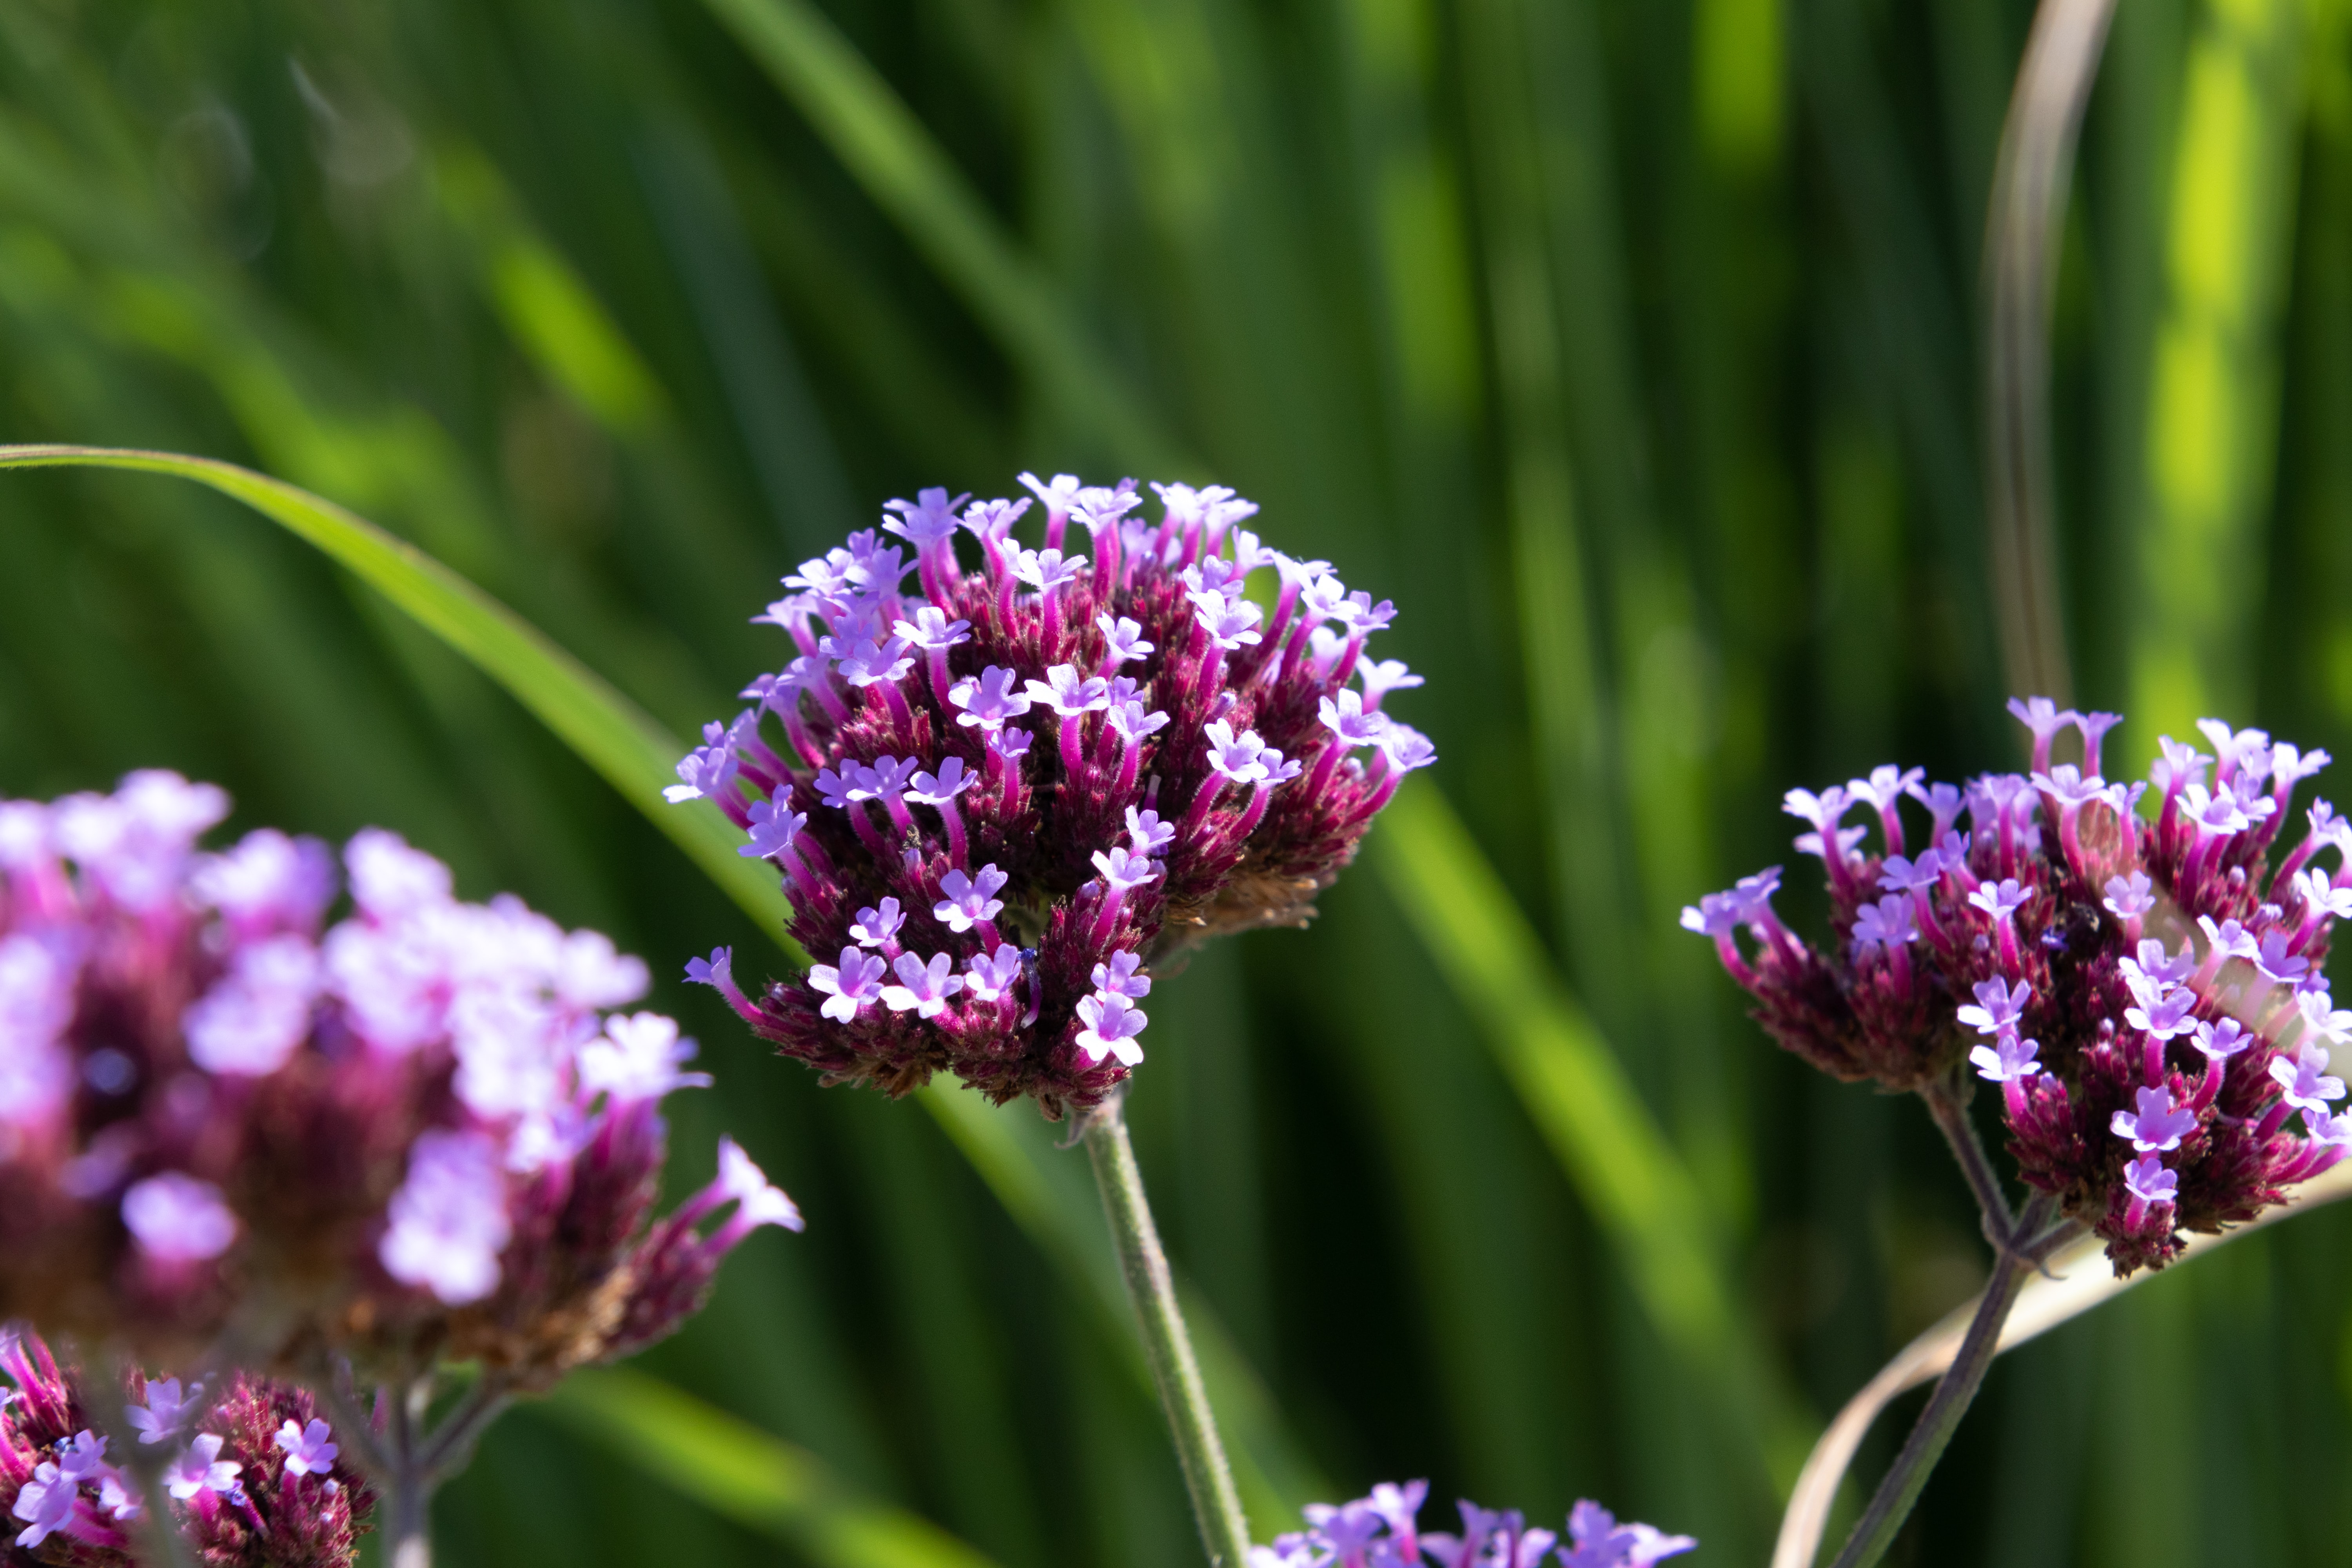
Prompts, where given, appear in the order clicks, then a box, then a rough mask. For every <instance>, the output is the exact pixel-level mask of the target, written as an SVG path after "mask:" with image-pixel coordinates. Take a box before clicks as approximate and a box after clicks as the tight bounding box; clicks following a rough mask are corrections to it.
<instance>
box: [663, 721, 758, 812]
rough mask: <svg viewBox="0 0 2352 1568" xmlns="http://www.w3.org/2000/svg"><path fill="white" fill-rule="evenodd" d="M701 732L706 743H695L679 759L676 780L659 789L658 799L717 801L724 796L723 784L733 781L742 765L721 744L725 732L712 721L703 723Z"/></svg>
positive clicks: (675, 801)
mask: <svg viewBox="0 0 2352 1568" xmlns="http://www.w3.org/2000/svg"><path fill="white" fill-rule="evenodd" d="M713 731H715V733H714V732H713ZM704 733H705V734H706V735H708V736H709V741H710V744H709V745H707V746H697V747H696V748H695V749H694V750H692V751H690V752H687V753H686V755H685V756H683V757H681V758H679V759H678V763H677V776H678V779H679V781H680V782H679V783H677V784H671V785H669V786H668V787H667V788H665V789H664V790H663V791H662V798H663V799H664V800H666V801H668V802H669V803H670V804H671V805H677V804H678V803H679V802H680V801H688V800H718V799H719V798H720V797H721V796H723V795H726V793H727V786H728V785H729V784H732V783H734V782H735V776H736V774H737V773H740V771H741V767H742V764H741V763H740V762H738V761H737V759H736V756H735V753H734V752H733V751H731V750H730V749H729V748H728V747H727V746H726V745H724V744H722V743H721V742H723V741H724V740H725V739H726V731H725V730H724V729H723V728H722V727H721V726H719V725H718V724H715V723H714V724H709V725H706V726H705V727H704Z"/></svg>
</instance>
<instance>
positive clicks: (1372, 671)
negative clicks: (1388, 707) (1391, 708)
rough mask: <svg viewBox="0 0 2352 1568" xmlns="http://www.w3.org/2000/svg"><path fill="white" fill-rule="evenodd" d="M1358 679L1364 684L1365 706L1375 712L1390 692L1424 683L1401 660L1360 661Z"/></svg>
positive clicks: (1374, 659) (1357, 666)
mask: <svg viewBox="0 0 2352 1568" xmlns="http://www.w3.org/2000/svg"><path fill="white" fill-rule="evenodd" d="M1356 679H1358V680H1360V681H1361V682H1362V683H1363V687H1364V706H1365V707H1366V708H1369V709H1372V710H1378V709H1379V708H1380V705H1381V700H1383V699H1384V698H1386V697H1387V696H1388V694H1389V693H1390V692H1391V691H1402V690H1404V689H1406V688H1408V687H1413V686H1419V685H1420V684H1421V683H1422V678H1421V677H1420V676H1418V675H1415V674H1414V673H1413V672H1412V670H1410V669H1407V668H1405V666H1404V660H1402V659H1401V658H1370V659H1358V660H1357V661H1356Z"/></svg>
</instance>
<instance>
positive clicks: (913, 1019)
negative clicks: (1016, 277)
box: [667, 474, 1435, 1116]
mask: <svg viewBox="0 0 2352 1568" xmlns="http://www.w3.org/2000/svg"><path fill="white" fill-rule="evenodd" d="M1022 482H1023V483H1024V485H1026V486H1027V487H1028V488H1029V489H1030V490H1031V491H1033V492H1034V510H1042V511H1043V513H1044V519H1043V521H1044V530H1043V534H1044V540H1043V544H1042V546H1041V547H1040V548H1037V549H1034V550H1033V549H1030V548H1028V547H1027V546H1025V545H1024V544H1023V543H1022V542H1021V541H1020V540H1018V539H1017V538H1015V537H1014V529H1015V527H1016V525H1017V524H1019V523H1021V522H1022V521H1024V520H1025V519H1026V518H1027V517H1028V516H1029V514H1030V513H1031V511H1032V510H1033V501H1032V500H1031V499H1028V498H1024V499H1022V500H986V501H979V502H971V500H970V498H969V497H963V496H958V497H954V498H952V499H950V497H949V495H948V493H947V492H946V491H945V490H937V489H929V490H924V491H923V492H921V494H920V496H919V498H918V499H917V500H913V501H903V500H896V501H892V502H891V503H890V506H889V511H890V514H891V515H889V516H888V517H887V519H886V520H885V521H884V522H883V525H882V529H881V530H880V531H872V530H869V531H865V532H862V533H857V534H853V535H852V536H851V537H850V539H849V540H848V542H846V543H845V545H844V546H843V547H842V548H840V549H837V550H834V551H831V552H828V553H827V554H826V555H824V557H823V558H821V559H818V560H813V561H808V562H804V563H802V565H801V569H800V570H799V572H797V573H795V574H793V575H792V576H789V577H787V578H785V579H784V586H785V588H786V589H787V590H789V592H788V593H787V595H786V596H785V597H783V598H782V599H780V600H778V601H777V602H775V603H774V604H772V605H769V606H768V609H767V612H766V614H765V615H763V616H759V617H757V618H758V619H761V620H763V621H767V622H770V623H772V624H774V625H776V626H781V627H782V628H783V629H784V630H785V631H786V632H787V633H789V634H790V636H791V637H792V638H793V644H794V647H795V648H796V650H797V655H798V657H796V658H793V660H792V662H791V663H790V664H789V665H787V666H786V667H785V668H783V669H782V670H781V671H780V672H778V673H776V674H773V675H763V676H761V677H760V678H759V679H757V680H755V681H753V682H752V683H751V685H750V686H749V687H748V688H746V689H745V690H744V693H743V695H744V696H745V697H747V698H750V699H751V700H753V702H754V706H752V707H751V708H748V709H746V710H743V711H742V712H741V713H740V714H739V715H738V716H737V717H736V718H735V719H734V720H733V721H731V722H730V723H724V724H721V723H712V724H709V725H708V726H706V727H705V730H704V741H705V744H704V745H702V746H701V747H699V748H698V749H697V750H696V751H695V752H692V753H691V754H690V755H688V757H687V758H686V759H685V760H684V761H683V762H681V763H679V764H678V770H677V772H678V778H679V781H680V782H679V783H678V784H675V785H673V786H671V788H670V789H669V791H668V792H667V793H668V795H669V797H670V798H671V799H672V800H673V801H688V800H695V799H709V800H711V801H714V802H716V803H717V804H718V805H719V808H720V809H722V810H723V811H725V812H726V813H727V815H728V816H729V818H730V820H732V821H733V822H734V823H735V825H736V826H739V827H740V828H742V829H743V830H744V832H745V833H746V835H747V836H748V837H749V838H750V840H751V841H750V842H749V843H748V844H746V845H745V846H744V847H743V849H742V851H741V852H742V853H743V854H745V855H747V856H757V857H760V858H765V859H768V860H771V861H772V862H774V863H775V865H776V866H777V867H778V868H780V869H781V870H782V874H783V877H784V880H785V888H786V891H787V892H788V894H789V895H790V896H791V898H792V900H793V921H792V928H791V929H792V933H793V936H795V937H796V938H798V939H799V941H800V942H801V943H802V944H803V947H805V948H806V949H807V950H808V952H810V953H811V954H812V955H813V956H814V958H815V960H816V963H814V965H813V966H812V967H811V968H810V970H809V971H808V973H806V974H805V975H803V977H801V978H800V979H799V980H798V981H796V982H793V983H790V984H782V985H778V986H774V987H772V988H770V989H769V990H767V991H766V992H765V993H763V994H761V995H760V996H759V997H758V998H757V999H756V1000H755V999H753V998H751V997H750V996H747V995H746V994H745V993H744V992H743V991H742V990H741V988H740V987H739V986H738V985H737V984H736V982H735V981H734V979H733V977H732V975H731V973H730V969H729V966H728V963H727V962H726V957H725V955H724V954H723V953H722V954H718V955H714V957H713V959H712V960H711V961H709V962H704V961H699V960H698V961H697V963H696V965H695V966H694V968H693V970H692V972H691V973H692V977H693V978H696V979H701V980H707V981H708V982H709V983H710V984H715V985H718V986H719V988H720V989H721V990H722V991H723V992H725V993H726V994H727V995H728V998H729V1000H730V1003H732V1004H733V1005H734V1006H735V1008H736V1010H737V1011H738V1012H739V1013H740V1014H742V1015H743V1016H744V1017H745V1018H746V1019H747V1020H748V1021H749V1022H750V1023H751V1026H752V1027H753V1028H754V1029H756V1030H757V1031H758V1032H759V1033H760V1034H761V1035H762V1036H764V1037H767V1038H769V1039H772V1040H774V1041H775V1042H777V1043H778V1044H779V1045H780V1046H781V1047H782V1048H783V1050H784V1052H785V1054H787V1055H789V1056H793V1057H796V1058H799V1059H801V1060H803V1061H804V1062H807V1063H808V1064H810V1065H811V1066H813V1067H815V1068H819V1069H820V1070H822V1071H824V1073H826V1074H827V1075H828V1076H829V1077H831V1078H832V1079H837V1080H845V1081H864V1082H871V1083H876V1084H878V1085H880V1086H881V1087H883V1088H885V1089H889V1090H890V1091H892V1092H894V1093H899V1092H904V1091H905V1090H907V1089H911V1088H913V1087H915V1086H917V1085H919V1084H920V1083H922V1082H923V1081H925V1080H926V1079H928V1078H929V1075H930V1074H931V1073H933V1072H935V1071H940V1070H942V1069H945V1070H949V1071H952V1072H954V1073H955V1074H956V1075H957V1076H958V1077H960V1078H961V1079H964V1080H965V1081H966V1082H967V1083H970V1084H971V1085H973V1086H974V1087H976V1088H978V1089H982V1090H983V1091H985V1092H986V1093H987V1094H988V1095H989V1096H990V1097H991V1098H992V1099H994V1100H998V1101H999V1102H1003V1101H1005V1100H1012V1099H1014V1098H1016V1097H1018V1096H1021V1095H1031V1096H1034V1097H1035V1099H1036V1100H1038V1102H1039V1103H1040V1105H1041V1106H1042V1107H1043V1108H1044V1109H1045V1112H1046V1114H1047V1115H1048V1116H1059V1115H1060V1114H1061V1113H1062V1110H1063V1109H1064V1107H1065V1106H1066V1105H1075V1106H1077V1107H1080V1108H1084V1107H1087V1106H1091V1105H1093V1104H1095V1103H1097V1101H1099V1100H1101V1099H1102V1097H1103V1095H1104V1094H1105V1093H1106V1092H1108V1090H1109V1089H1111V1087H1112V1086H1113V1085H1115V1084H1117V1083H1118V1082H1119V1081H1120V1080H1121V1079H1124V1078H1125V1077H1126V1075H1127V1073H1128V1071H1129V1068H1132V1067H1133V1066H1134V1065H1135V1064H1136V1063H1137V1062H1139V1061H1140V1060H1141V1059H1142V1057H1143V1050H1142V1047H1141V1045H1140V1044H1139V1039H1138V1037H1139V1035H1140V1034H1141V1033H1142V1031H1143V1028H1144V1026H1145V1023H1146V1021H1147V1019H1146V1015H1145V1014H1144V1012H1143V1011H1142V1009H1141V1008H1140V1007H1139V1006H1138V1005H1137V1003H1138V1002H1139V1001H1140V1000H1141V999H1142V998H1143V997H1144V996H1145V995H1146V994H1148V993H1149V991H1150V985H1151V982H1150V977H1149V975H1148V974H1147V973H1144V970H1145V969H1146V968H1148V966H1149V965H1150V964H1151V963H1154V962H1155V961H1157V960H1159V959H1160V958H1161V957H1163V956H1165V955H1166V954H1168V953H1170V952H1172V951H1174V950H1175V949H1177V948H1180V947H1181V946H1183V945H1184V944H1186V943H1188V942H1193V941H1197V940H1199V939H1200V938H1202V937H1205V936H1210V935H1213V934H1216V933H1219V932H1223V931H1244V930H1247V929H1250V928H1252V927H1255V926H1265V925H1297V924H1303V923H1304V922H1305V921H1307V919H1308V918H1309V917H1310V916H1311V915H1312V914H1313V913H1314V910H1313V908H1312V906H1311V904H1310V901H1309V900H1312V899H1313V897H1314V896H1315V894H1316V893H1317V891H1318V890H1319V889H1322V888H1325V887H1327V886H1328V885H1329V884H1330V882H1331V880H1332V879H1333V878H1334V877H1336V876H1337V875H1338V874H1339V869H1340V868H1341V867H1343V866H1345V865H1346V864H1347V863H1348V861H1349V858H1352V857H1353V855H1354V853H1355V849H1356V845H1357V843H1358V841H1359V840H1360V839H1361V838H1362V837H1363V834H1364V832H1365V830H1366V828H1368V827H1369V826H1370V824H1371V820H1372V817H1373V816H1375V815H1376V814H1377V813H1378V812H1379V811H1380V809H1381V807H1382V806H1383V805H1386V804H1387V803H1388V801H1389V798H1390V796H1391V795H1393V794H1394V793H1395V790H1396V787H1397V784H1398V782H1399V781H1400V780H1401V779H1402V776H1403V775H1404V774H1405V773H1408V772H1410V771H1411V770H1412V769H1414V768H1417V767H1423V766H1425V765H1427V764H1428V763H1431V762H1433V761H1434V760H1435V758H1434V753H1433V751H1432V749H1431V747H1430V744H1429V742H1428V741H1427V740H1426V739H1425V738H1424V737H1423V736H1422V735H1421V734H1420V733H1418V732H1417V731H1413V730H1412V729H1411V728H1409V727H1407V726H1406V725H1404V724H1402V723H1400V722H1398V721H1395V720H1394V719H1392V718H1391V717H1390V716H1389V715H1388V714H1387V713H1386V712H1385V711H1383V710H1382V700H1383V699H1384V698H1385V697H1386V696H1387V695H1388V694H1389V693H1391V692H1392V691H1394V690H1396V689H1400V688H1403V687H1410V686H1417V685H1419V684H1420V678H1419V677H1418V676H1414V675H1412V674H1411V673H1410V672H1409V671H1407V670H1406V669H1405V668H1404V667H1403V666H1402V664H1398V663H1396V662H1394V661H1392V660H1391V661H1386V662H1372V663H1368V662H1366V661H1365V660H1364V659H1363V658H1362V655H1363V650H1364V646H1365V642H1366V639H1367V638H1369V637H1370V636H1371V635H1372V634H1373V633H1374V632H1376V631H1379V630H1380V629H1381V627H1383V626H1387V625H1388V624H1389V622H1390V620H1391V618H1392V616H1394V614H1395V612H1394V610H1393V608H1392V607H1391V605H1389V604H1388V602H1387V601H1385V600H1382V601H1381V602H1380V603H1379V604H1374V603H1373V602H1372V600H1371V596H1370V595H1369V594H1366V593H1363V592H1360V591H1359V592H1353V593H1351V592H1349V589H1348V588H1347V587H1346V585H1345V584H1342V583H1341V582H1340V581H1339V578H1338V577H1336V576H1334V575H1332V574H1331V571H1330V568H1329V566H1328V563H1324V562H1320V561H1296V560H1293V559H1291V558H1290V557H1289V556H1286V555H1284V554H1282V553H1281V552H1278V551H1274V550H1269V549H1267V548H1265V546H1263V545H1262V544H1261V543H1260V542H1259V541H1258V538H1257V536H1256V535H1255V534H1254V533H1251V532H1249V531H1247V530H1245V529H1244V528H1242V527H1240V526H1239V525H1240V524H1241V523H1242V522H1244V521H1247V520H1248V519H1249V518H1251V517H1252V516H1253V515H1254V514H1255V511H1256V510H1257V509H1256V507H1255V506H1254V505H1253V504H1252V503H1250V502H1248V501H1245V500H1240V499H1239V498H1237V497H1236V496H1234V493H1233V492H1232V491H1231V490H1228V489H1223V487H1221V486H1212V487H1210V488H1208V489H1198V490H1196V489H1192V488H1191V487H1189V486H1186V485H1155V486H1153V487H1152V488H1153V489H1155V490H1156V491H1157V492H1158V494H1159V497H1160V518H1159V520H1158V521H1150V520H1148V519H1147V518H1145V517H1143V516H1141V515H1139V512H1140V510H1141V509H1142V508H1143V507H1144V506H1145V504H1146V502H1145V498H1144V497H1143V496H1142V495H1140V494H1139V493H1138V492H1137V490H1136V489H1135V488H1134V484H1133V481H1131V480H1129V481H1123V482H1122V483H1120V484H1119V485H1118V487H1117V488H1115V489H1103V488H1099V487H1095V486H1088V485H1083V484H1081V483H1080V482H1079V481H1078V480H1077V479H1075V478H1073V477H1071V476H1069V475H1062V476H1059V477H1057V478H1055V479H1054V480H1053V481H1051V482H1050V483H1048V482H1046V481H1044V480H1040V479H1037V478H1036V477H1035V476H1034V475H1028V474H1024V475H1023V476H1022ZM959 534H966V535H969V536H971V537H970V540H969V541H968V542H967V548H968V549H969V550H970V551H971V552H972V553H974V554H976V555H977V557H978V569H977V570H966V568H965V566H964V564H963V562H962V561H961V559H959V557H958V554H957V546H958V542H959V539H958V536H959ZM894 539H895V540H896V541H897V542H893V540H894ZM909 577H911V578H913V582H912V583H911V584H910V583H909V582H908V578H909ZM1351 681H1353V682H1355V684H1353V685H1351V684H1350V682H1351Z"/></svg>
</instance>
